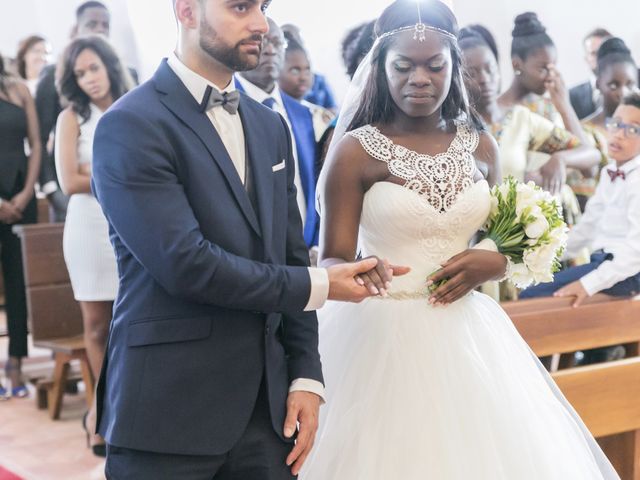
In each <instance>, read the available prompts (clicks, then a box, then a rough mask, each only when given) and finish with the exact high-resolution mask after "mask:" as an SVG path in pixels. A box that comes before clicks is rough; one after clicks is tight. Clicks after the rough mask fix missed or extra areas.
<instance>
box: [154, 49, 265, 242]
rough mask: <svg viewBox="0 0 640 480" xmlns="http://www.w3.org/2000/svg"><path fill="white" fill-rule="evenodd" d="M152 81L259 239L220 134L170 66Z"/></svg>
mask: <svg viewBox="0 0 640 480" xmlns="http://www.w3.org/2000/svg"><path fill="white" fill-rule="evenodd" d="M154 79H155V81H156V85H157V87H158V90H160V91H162V92H164V93H166V95H164V96H162V97H161V101H162V103H163V104H164V105H165V106H166V107H167V108H168V109H169V110H171V111H172V112H173V113H174V114H175V115H176V116H177V117H178V118H180V119H181V120H182V121H183V122H184V124H185V125H186V126H187V127H188V128H190V129H191V130H192V131H193V132H194V133H195V134H196V135H197V136H198V138H200V140H201V141H202V143H203V144H204V145H205V147H206V148H207V150H208V151H209V153H210V154H211V156H212V157H213V160H214V161H215V162H216V164H217V165H218V167H219V168H220V170H221V171H222V174H223V175H224V177H225V179H226V181H227V184H228V185H229V188H230V189H231V192H232V193H233V196H234V197H235V199H236V201H237V202H238V205H239V207H240V210H242V213H243V214H244V216H245V217H246V219H247V221H248V222H249V224H250V225H251V227H252V228H253V230H254V231H255V232H256V234H257V235H259V236H260V235H261V230H260V226H259V223H258V218H257V217H256V213H255V211H254V209H253V207H252V206H251V201H250V200H249V197H248V195H247V192H246V191H245V188H244V185H243V184H242V181H241V180H240V177H239V176H238V171H237V170H236V168H235V166H234V165H233V162H232V160H231V158H230V157H229V153H228V152H227V149H226V148H225V146H224V143H223V142H222V139H221V138H220V135H218V132H217V131H216V129H215V128H214V127H213V125H212V124H211V121H210V120H209V117H207V115H206V114H204V113H202V112H201V111H200V106H199V105H198V103H197V102H196V100H195V99H194V98H193V96H192V95H191V94H190V93H189V91H188V90H187V89H186V87H185V86H184V85H183V84H182V82H181V81H180V80H179V79H178V77H177V76H176V74H175V73H174V72H173V70H171V67H169V65H167V63H166V61H164V62H163V63H162V65H161V66H160V68H159V69H158V71H157V72H156V75H155V77H154ZM243 123H244V122H243ZM246 130H247V129H245V131H246ZM256 173H257V172H256ZM257 176H258V175H256V177H257Z"/></svg>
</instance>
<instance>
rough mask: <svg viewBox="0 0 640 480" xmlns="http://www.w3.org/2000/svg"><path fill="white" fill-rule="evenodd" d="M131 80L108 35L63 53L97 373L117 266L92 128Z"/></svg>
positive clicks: (69, 252)
mask: <svg viewBox="0 0 640 480" xmlns="http://www.w3.org/2000/svg"><path fill="white" fill-rule="evenodd" d="M130 86H131V80H130V78H129V74H128V73H127V71H126V69H124V68H123V66H122V62H121V60H120V59H119V58H118V55H117V54H116V52H115V51H114V50H113V48H112V47H111V46H110V45H109V43H108V42H107V40H105V38H104V37H103V36H99V35H94V36H85V37H79V38H77V39H75V40H74V41H72V42H71V44H70V45H69V46H68V47H67V49H66V51H65V52H64V56H63V58H62V63H61V71H60V81H59V90H60V95H61V96H62V97H63V98H64V99H65V100H66V102H68V104H69V106H68V107H67V108H65V109H64V110H63V111H62V113H61V114H60V117H59V119H58V124H57V129H56V139H57V141H56V155H55V156H56V163H57V167H58V168H57V171H58V174H59V181H60V186H61V187H62V190H63V192H64V194H65V195H69V196H70V199H69V207H68V211H67V218H66V222H65V226H64V237H63V249H64V258H65V262H66V264H67V269H68V270H69V277H70V279H71V286H72V287H73V294H74V297H75V299H76V300H77V301H78V302H79V304H80V309H81V311H82V321H83V325H84V340H85V346H86V349H87V355H88V357H89V364H90V366H91V371H92V372H93V375H94V377H95V378H98V377H99V375H100V369H101V367H102V358H103V356H104V351H105V346H106V343H107V334H108V331H109V322H110V321H111V311H112V309H113V301H114V299H115V298H116V293H117V290H118V272H117V269H116V259H115V255H114V252H113V248H112V246H111V243H110V242H109V228H108V225H107V220H106V219H105V217H104V215H103V213H102V210H101V209H100V205H99V204H98V202H97V201H96V199H95V197H94V196H93V195H92V193H91V185H90V180H91V163H92V158H93V135H94V132H95V129H96V125H97V124H98V121H99V120H100V118H101V117H102V115H103V113H104V112H105V111H106V110H107V109H108V108H109V107H110V106H111V105H112V104H113V102H114V101H115V100H117V99H118V98H120V97H121V96H122V95H123V94H124V93H125V92H127V90H128V89H129V88H130ZM95 421H96V419H95V411H94V409H93V408H92V409H91V410H90V412H89V414H88V416H87V417H86V420H85V428H87V429H91V430H88V431H93V427H94V426H95ZM91 446H92V448H93V451H94V453H96V454H104V448H105V447H104V442H103V441H102V440H101V439H99V438H97V436H91Z"/></svg>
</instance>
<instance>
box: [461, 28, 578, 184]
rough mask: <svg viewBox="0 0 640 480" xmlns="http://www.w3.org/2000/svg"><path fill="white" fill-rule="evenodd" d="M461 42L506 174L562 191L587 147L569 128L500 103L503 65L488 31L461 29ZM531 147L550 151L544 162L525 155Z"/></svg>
mask: <svg viewBox="0 0 640 480" xmlns="http://www.w3.org/2000/svg"><path fill="white" fill-rule="evenodd" d="M459 46H460V49H461V50H462V54H463V59H464V62H465V67H466V70H467V73H468V76H467V79H466V85H467V89H468V91H469V94H470V97H471V101H472V103H473V105H474V107H475V108H476V110H477V112H478V113H479V114H480V115H481V116H482V118H483V120H484V122H485V124H486V125H487V126H488V128H489V130H490V131H491V133H492V134H493V136H494V138H495V139H496V140H497V142H498V145H499V146H500V159H501V163H500V166H501V169H502V174H503V175H504V176H505V177H506V176H509V175H512V176H513V177H515V178H516V180H518V181H526V180H529V179H532V180H538V181H540V180H541V183H540V186H542V187H543V188H545V189H546V190H549V191H552V192H558V191H560V189H561V187H562V183H563V182H562V178H563V173H564V170H565V168H566V167H578V168H579V167H580V163H579V161H576V160H575V153H576V151H577V152H580V150H581V149H584V148H586V147H582V146H580V145H579V143H580V141H579V139H578V138H577V137H576V136H575V135H573V134H572V133H571V132H568V131H567V130H565V129H564V128H561V127H558V126H556V125H555V124H554V123H553V122H551V121H550V120H548V119H546V118H544V117H543V116H541V115H538V114H536V113H533V112H532V111H531V110H529V109H528V108H526V107H524V106H523V105H520V104H512V105H510V104H505V103H503V102H500V99H499V91H500V67H499V65H498V59H497V57H496V50H495V41H494V39H493V36H492V35H491V33H490V32H489V31H488V30H486V29H485V28H482V29H479V28H477V26H470V27H467V28H463V29H462V30H461V31H460V36H459ZM531 151H534V152H542V153H545V154H547V155H545V156H544V157H540V159H541V160H542V161H541V162H537V163H532V162H530V158H529V157H528V156H527V155H528V153H529V152H531ZM498 180H500V179H498Z"/></svg>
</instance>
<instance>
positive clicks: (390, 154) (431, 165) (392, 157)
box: [349, 123, 479, 212]
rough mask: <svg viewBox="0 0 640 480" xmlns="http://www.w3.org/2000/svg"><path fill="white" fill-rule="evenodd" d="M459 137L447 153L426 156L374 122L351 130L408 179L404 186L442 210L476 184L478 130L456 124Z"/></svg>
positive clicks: (395, 172)
mask: <svg viewBox="0 0 640 480" xmlns="http://www.w3.org/2000/svg"><path fill="white" fill-rule="evenodd" d="M456 127H457V131H456V136H455V137H454V139H453V141H452V142H451V144H450V145H449V148H448V149H447V150H446V151H445V152H441V153H438V154H437V155H435V156H431V155H425V154H421V153H418V152H415V151H413V150H410V149H408V148H406V147H403V146H402V145H396V144H395V143H394V142H393V141H392V140H391V139H390V138H389V137H387V136H385V135H383V134H382V133H381V132H380V130H378V129H377V128H376V127H374V126H372V125H366V126H364V127H361V128H358V129H357V130H353V131H352V132H349V135H351V136H353V137H355V138H357V139H358V140H359V141H360V144H361V145H362V148H364V150H365V151H366V152H367V153H368V154H369V155H371V156H372V157H373V158H375V159H376V160H380V161H382V162H385V163H386V164H387V165H388V167H389V171H390V172H391V173H392V174H393V175H395V176H396V177H398V178H402V179H403V180H405V182H406V183H405V184H404V186H405V187H406V188H408V189H409V190H413V191H415V192H417V193H418V194H420V195H422V196H424V197H425V198H426V199H427V201H428V202H429V203H430V204H431V205H432V206H433V208H434V209H435V210H437V211H439V212H446V211H448V210H449V209H450V208H451V207H452V206H453V204H454V203H455V201H456V199H457V198H458V195H460V194H461V193H462V192H464V191H465V190H466V189H467V188H469V187H470V186H471V185H473V183H474V181H473V174H474V172H475V170H476V167H475V162H474V159H473V152H475V150H476V148H477V147H478V141H479V137H478V133H477V132H476V131H475V130H473V129H471V128H470V127H469V126H468V125H467V124H465V123H456Z"/></svg>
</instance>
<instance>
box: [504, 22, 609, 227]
mask: <svg viewBox="0 0 640 480" xmlns="http://www.w3.org/2000/svg"><path fill="white" fill-rule="evenodd" d="M512 36H513V41H512V44H511V61H512V64H513V69H514V79H513V82H512V83H511V85H510V87H509V88H508V89H507V90H506V91H505V92H504V93H503V94H502V96H501V97H500V98H499V100H498V102H499V104H500V105H501V106H502V107H503V108H505V109H509V108H512V107H514V106H515V105H523V106H525V107H526V108H528V109H529V110H531V111H532V112H534V113H538V114H540V115H542V116H543V117H545V118H547V119H549V120H551V121H552V122H553V123H554V124H555V125H556V126H558V127H562V128H566V129H567V130H568V131H569V132H571V133H573V134H574V135H575V136H576V137H577V138H578V139H579V140H580V143H581V144H582V145H584V146H585V148H582V149H580V150H575V151H573V152H572V153H571V154H570V155H569V157H570V160H569V161H568V162H567V163H566V167H567V168H573V169H577V170H579V171H580V172H581V173H582V175H583V176H585V177H593V176H594V175H595V174H596V173H597V166H598V163H599V162H600V159H601V155H600V152H598V150H597V149H595V148H590V147H587V145H589V139H588V136H587V134H586V133H585V132H584V129H583V128H582V125H581V124H580V121H579V120H578V117H577V116H576V113H575V111H574V110H573V107H572V106H571V102H570V99H569V92H568V90H567V88H566V86H565V84H564V81H563V80H562V77H561V75H560V73H559V72H558V70H557V69H556V67H555V64H556V61H557V50H556V47H555V44H554V42H553V40H552V39H551V37H549V35H548V34H547V33H546V29H545V27H544V26H543V25H542V23H541V22H540V20H539V19H538V17H537V15H536V14H535V13H532V12H527V13H523V14H521V15H518V16H517V17H516V19H515V24H514V28H513V32H512ZM528 156H529V160H528V163H529V164H530V165H535V164H538V165H542V164H544V163H545V162H548V159H547V155H546V154H544V153H538V152H531V153H529V155H528ZM547 168H549V167H547ZM557 180H559V177H557V179H556V181H555V182H554V184H555V185H556V186H558V182H557ZM565 183H567V182H566V181H565V180H563V182H562V184H563V185H564V184H565ZM568 185H569V186H571V184H568ZM562 190H563V191H562V204H563V206H564V209H565V219H566V220H567V223H569V224H570V225H573V224H575V223H576V221H577V219H578V218H579V216H580V207H579V204H578V201H577V199H576V198H575V195H574V194H573V192H572V190H571V189H569V188H566V187H563V189H562Z"/></svg>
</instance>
